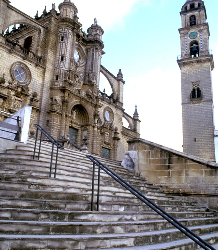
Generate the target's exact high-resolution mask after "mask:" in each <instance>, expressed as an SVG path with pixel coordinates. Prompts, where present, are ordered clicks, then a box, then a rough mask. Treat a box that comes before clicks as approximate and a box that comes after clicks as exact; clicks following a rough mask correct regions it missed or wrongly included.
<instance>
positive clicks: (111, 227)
mask: <svg viewBox="0 0 218 250" xmlns="http://www.w3.org/2000/svg"><path fill="white" fill-rule="evenodd" d="M179 221H180V222H181V223H182V224H183V225H184V226H187V227H190V226H192V227H193V226H203V227H204V226H205V225H207V226H209V225H210V226H211V227H213V225H215V223H217V222H218V218H217V217H215V218H203V219H200V218H197V219H180V220H179ZM216 226H217V227H216V229H218V224H216ZM170 228H174V226H173V225H171V224H170V223H168V222H167V221H165V220H157V219H156V220H150V221H119V222H106V221H103V222H95V221H89V222H81V221H80V222H65V221H58V222H57V221H29V220H28V221H24V220H22V221H20V220H19V221H18V220H0V234H17V232H19V234H22V235H25V234H30V232H31V234H33V235H35V234H42V235H46V234H59V235H60V234H71V235H78V234H97V235H99V234H118V233H119V234H126V233H139V232H149V231H157V230H168V229H170ZM216 229H214V230H216Z"/></svg>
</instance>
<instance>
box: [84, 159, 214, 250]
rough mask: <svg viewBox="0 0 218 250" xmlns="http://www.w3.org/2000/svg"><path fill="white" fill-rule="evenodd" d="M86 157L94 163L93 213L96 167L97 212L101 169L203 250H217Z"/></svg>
mask: <svg viewBox="0 0 218 250" xmlns="http://www.w3.org/2000/svg"><path fill="white" fill-rule="evenodd" d="M86 157H87V158H88V159H89V160H91V161H92V162H93V175H92V198H91V210H92V211H93V207H94V203H93V200H94V181H95V178H94V174H95V165H97V166H98V167H99V169H98V192H97V210H99V190H100V169H101V170H103V171H104V172H106V173H107V174H108V175H109V176H111V177H112V178H113V179H114V180H115V181H117V182H118V183H119V184H121V185H122V186H123V187H125V188H126V189H127V190H128V191H129V192H131V193H132V194H133V195H135V196H136V197H137V198H138V199H140V200H141V201H142V202H144V203H145V204H146V205H147V206H149V207H150V208H151V209H152V210H153V211H155V212H156V213H158V214H159V215H160V216H162V217H163V218H164V219H165V220H167V221H168V222H169V223H171V224H172V225H173V226H174V227H176V228H177V229H178V230H179V231H181V232H182V233H183V234H185V235H186V236H188V237H189V238H190V239H191V240H192V241H194V242H195V243H197V244H198V245H199V246H201V247H202V248H203V249H206V250H216V249H215V248H213V247H212V246H211V245H210V244H208V243H207V242H206V241H204V240H203V239H202V238H201V237H199V236H198V235H196V234H195V233H194V232H192V231H191V230H190V229H188V228H187V227H186V226H184V225H183V224H181V223H180V222H179V221H178V220H176V219H175V218H174V217H172V216H171V215H170V214H168V213H167V212H166V211H164V210H163V209H162V208H160V207H159V206H158V205H157V204H155V203H154V202H153V201H151V200H150V199H148V198H147V197H146V196H145V195H143V194H142V193H141V192H140V191H138V190H137V189H135V188H134V187H133V186H131V185H130V184H129V183H128V182H126V181H125V180H123V179H122V178H121V177H120V176H119V175H117V174H116V173H115V172H114V171H112V170H111V169H109V168H108V167H107V166H105V165H103V164H102V163H101V162H100V161H99V160H98V159H96V158H95V157H93V156H91V155H86Z"/></svg>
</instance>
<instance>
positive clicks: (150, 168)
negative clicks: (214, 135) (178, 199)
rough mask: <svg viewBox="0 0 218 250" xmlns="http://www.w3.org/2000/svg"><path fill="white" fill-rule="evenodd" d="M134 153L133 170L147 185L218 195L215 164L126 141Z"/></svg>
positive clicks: (141, 142)
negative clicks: (135, 155) (135, 153)
mask: <svg viewBox="0 0 218 250" xmlns="http://www.w3.org/2000/svg"><path fill="white" fill-rule="evenodd" d="M128 144H129V151H137V164H136V166H135V171H136V173H137V174H139V175H141V176H142V177H144V178H145V179H147V180H148V181H149V182H150V183H153V184H161V185H163V186H165V187H168V188H169V189H171V188H172V189H174V190H177V192H180V193H187V194H190V193H193V194H194V193H195V194H205V193H210V194H212V193H214V194H215V193H218V189H217V187H218V164H216V163H213V162H208V161H205V160H203V159H200V158H198V157H195V156H192V155H188V154H185V153H181V152H178V151H176V150H173V149H169V148H166V147H164V146H161V145H158V144H155V143H152V142H149V141H146V140H143V139H132V140H129V141H128Z"/></svg>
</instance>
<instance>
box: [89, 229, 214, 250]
mask: <svg viewBox="0 0 218 250" xmlns="http://www.w3.org/2000/svg"><path fill="white" fill-rule="evenodd" d="M217 238H218V233H212V234H207V235H202V239H203V240H205V241H207V242H208V243H209V244H211V245H212V246H213V247H214V248H215V249H218V244H214V242H217V241H218V239H217ZM194 249H199V250H203V248H199V246H198V245H197V244H196V243H194V242H193V241H192V240H190V239H182V240H177V241H171V242H167V243H159V244H151V245H146V246H134V247H118V248H117V247H115V248H105V250H194ZM87 250H89V249H87ZM92 250H99V249H93V248H92Z"/></svg>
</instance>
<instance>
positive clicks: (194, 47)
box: [190, 41, 199, 57]
mask: <svg viewBox="0 0 218 250" xmlns="http://www.w3.org/2000/svg"><path fill="white" fill-rule="evenodd" d="M190 56H191V57H199V45H198V42H197V41H193V42H191V44H190Z"/></svg>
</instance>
